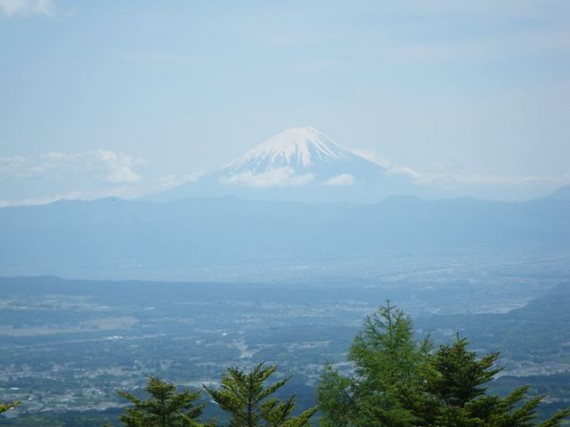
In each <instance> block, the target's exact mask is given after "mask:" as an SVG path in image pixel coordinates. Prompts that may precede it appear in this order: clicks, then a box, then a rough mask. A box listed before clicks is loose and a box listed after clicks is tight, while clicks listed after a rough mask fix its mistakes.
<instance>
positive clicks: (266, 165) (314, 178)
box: [153, 127, 418, 202]
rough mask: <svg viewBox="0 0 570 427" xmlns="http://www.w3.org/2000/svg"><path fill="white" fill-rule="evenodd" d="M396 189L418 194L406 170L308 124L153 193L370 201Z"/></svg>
mask: <svg viewBox="0 0 570 427" xmlns="http://www.w3.org/2000/svg"><path fill="white" fill-rule="evenodd" d="M396 194H399V195H401V194H408V195H409V194H418V185H416V184H414V183H413V177H412V176H411V175H410V174H409V173H406V172H402V171H398V170H394V169H393V168H390V167H388V166H386V165H381V164H379V163H377V162H375V161H372V160H370V159H367V158H366V157H363V156H361V155H360V154H358V153H356V152H354V151H352V150H349V149H347V148H344V147H342V146H340V145H339V144H337V143H336V142H334V141H333V140H332V139H330V138H328V137H326V136H325V135H323V134H322V133H320V132H319V131H317V130H316V129H314V128H312V127H299V128H291V129H287V130H285V131H283V132H281V133H279V134H278V135H276V136H274V137H272V138H270V139H268V140H266V141H265V142H263V143H261V144H259V145H258V146H256V147H254V148H253V149H252V150H250V151H248V152H246V153H245V154H244V155H243V156H241V157H239V158H238V159H236V160H234V161H233V162H231V163H229V164H227V165H226V166H224V167H222V168H220V169H218V170H217V171H215V172H213V173H210V174H208V175H205V176H203V177H202V178H201V179H200V180H198V181H195V182H191V183H186V184H182V185H181V186H179V187H176V188H174V189H171V190H168V191H166V192H163V193H161V194H159V195H157V196H158V197H153V199H155V200H157V199H158V200H173V199H181V198H188V197H220V196H230V195H233V196H238V197H243V198H248V199H264V200H291V201H353V202H354V201H357V202H374V201H378V200H379V199H382V198H385V197H387V196H390V195H396Z"/></svg>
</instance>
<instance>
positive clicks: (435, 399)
mask: <svg viewBox="0 0 570 427" xmlns="http://www.w3.org/2000/svg"><path fill="white" fill-rule="evenodd" d="M468 344H469V342H468V341H467V339H465V338H463V339H459V338H458V339H457V340H455V342H453V343H452V344H451V345H441V346H440V347H439V349H438V350H437V351H436V352H435V354H434V355H433V356H432V357H431V358H430V363H429V367H428V369H427V371H426V375H425V387H424V399H428V400H429V401H430V403H431V405H432V408H435V410H434V411H432V412H431V413H430V414H429V416H424V422H425V424H423V425H428V426H431V425H434V426H435V425H442V426H449V427H471V426H474V427H479V426H480V427H532V426H537V425H538V426H542V427H546V426H548V427H555V426H559V425H561V422H562V420H563V419H564V418H566V417H568V415H570V409H567V410H565V411H561V412H560V413H558V414H556V415H555V416H554V417H552V418H550V419H549V420H547V421H545V422H544V423H542V424H536V408H537V406H538V405H539V404H540V402H541V401H542V397H541V396H537V397H532V398H529V399H527V394H528V391H529V387H528V386H523V387H519V388H517V389H515V390H514V391H513V392H511V393H510V394H508V395H507V396H505V397H503V398H501V397H499V396H495V395H488V394H487V393H486V391H487V388H486V387H485V384H487V383H489V382H490V381H491V380H492V379H493V377H494V376H495V375H496V374H497V373H499V372H500V371H501V368H497V367H496V361H497V359H498V357H499V354H498V353H491V354H488V355H484V356H482V357H481V358H477V354H476V352H474V351H468V350H467V346H468ZM424 415H425V414H424Z"/></svg>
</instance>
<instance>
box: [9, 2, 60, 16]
mask: <svg viewBox="0 0 570 427" xmlns="http://www.w3.org/2000/svg"><path fill="white" fill-rule="evenodd" d="M0 11H1V12H2V14H3V15H5V16H31V15H39V16H53V14H54V13H55V5H54V3H53V1H52V0H0Z"/></svg>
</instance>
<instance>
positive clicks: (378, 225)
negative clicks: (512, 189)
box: [0, 197, 570, 280]
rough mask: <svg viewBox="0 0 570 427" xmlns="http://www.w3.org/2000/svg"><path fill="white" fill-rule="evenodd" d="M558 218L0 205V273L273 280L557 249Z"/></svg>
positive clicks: (418, 207) (473, 210)
mask: <svg viewBox="0 0 570 427" xmlns="http://www.w3.org/2000/svg"><path fill="white" fill-rule="evenodd" d="M568 218H570V202H569V201H565V200H556V199H550V198H545V199H537V200H533V201H529V202H517V203H505V202H488V201H480V200H477V199H467V198H465V199H453V200H440V201H423V200H421V199H418V198H415V197H391V198H388V199H386V200H385V201H383V202H381V203H377V204H372V205H358V204H348V203H336V204H331V203H323V204H307V203H299V202H275V201H274V202H271V201H245V200H240V199H237V198H210V199H187V200H178V201H174V202H170V203H151V202H132V201H131V202H129V201H124V200H120V199H105V200H100V201H94V202H80V201H61V202H56V203H52V204H49V205H42V206H29V207H13V208H2V209H0V275H7V276H14V275H36V274H55V275H60V276H64V277H81V278H117V279H119V278H140V279H169V280H170V279H172V280H179V279H183V280H190V279H195V278H198V279H200V280H201V279H204V278H209V279H216V280H217V279H218V278H219V277H217V276H212V274H214V273H213V272H214V271H219V270H220V269H222V270H224V271H225V272H226V273H224V274H227V275H229V276H231V277H234V276H232V275H233V274H236V271H238V270H239V269H247V268H251V269H253V270H255V271H267V272H268V274H276V273H275V272H277V271H279V276H280V277H285V276H286V275H287V274H288V273H287V271H289V270H288V269H289V268H291V269H295V268H297V266H307V265H313V266H321V267H319V268H325V267H326V266H331V265H334V266H339V265H350V264H351V263H358V262H360V261H361V260H368V262H374V260H382V259H385V258H386V257H400V256H410V255H413V256H422V257H423V256H428V257H432V256H440V255H446V256H447V255H453V256H461V255H462V254H485V255H486V256H488V255H489V254H493V253H498V254H502V253H504V252H508V251H519V252H520V251H528V252H529V253H533V252H538V253H554V252H560V251H561V252H564V253H567V252H568V251H570V222H569V221H568ZM303 268H304V267H303ZM326 268H328V267H326ZM290 271H293V270H290ZM299 271H302V270H299ZM269 272H273V273H269ZM195 274H198V275H199V276H198V277H196V276H195Z"/></svg>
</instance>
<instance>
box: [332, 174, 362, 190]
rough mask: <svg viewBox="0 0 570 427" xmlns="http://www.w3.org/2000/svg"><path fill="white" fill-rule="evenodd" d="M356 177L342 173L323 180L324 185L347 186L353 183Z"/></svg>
mask: <svg viewBox="0 0 570 427" xmlns="http://www.w3.org/2000/svg"><path fill="white" fill-rule="evenodd" d="M355 182H356V179H355V178H354V177H353V176H352V175H350V174H348V173H343V174H341V175H337V176H333V177H332V178H329V179H327V180H326V181H325V185H329V186H333V187H348V186H351V185H354V183H355Z"/></svg>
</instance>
